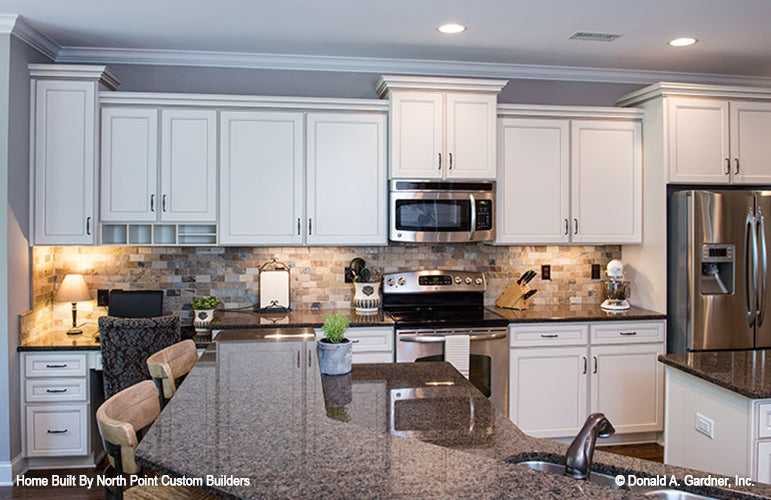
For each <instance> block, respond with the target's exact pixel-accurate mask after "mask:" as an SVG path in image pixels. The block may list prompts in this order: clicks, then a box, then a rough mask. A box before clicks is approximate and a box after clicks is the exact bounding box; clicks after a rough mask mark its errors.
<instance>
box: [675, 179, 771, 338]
mask: <svg viewBox="0 0 771 500" xmlns="http://www.w3.org/2000/svg"><path fill="white" fill-rule="evenodd" d="M668 211H669V213H668V217H669V224H668V239H669V241H668V249H667V256H668V295H667V303H668V304H667V305H668V313H669V314H668V318H669V322H668V325H667V332H668V333H667V339H668V349H667V350H668V351H669V352H675V353H683V352H687V351H708V350H728V349H731V350H733V349H758V348H767V347H771V317H770V316H771V313H769V308H770V307H771V304H769V297H768V293H767V291H768V285H769V283H768V245H769V244H771V235H770V234H769V233H770V232H771V220H768V221H767V220H765V218H766V217H769V216H771V191H738V190H737V191H728V190H725V191H712V190H709V191H697V190H690V191H678V192H675V193H672V195H671V196H670V199H669V208H668Z"/></svg>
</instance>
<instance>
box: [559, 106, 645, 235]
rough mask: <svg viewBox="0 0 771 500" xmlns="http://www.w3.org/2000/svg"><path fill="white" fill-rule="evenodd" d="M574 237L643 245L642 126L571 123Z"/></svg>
mask: <svg viewBox="0 0 771 500" xmlns="http://www.w3.org/2000/svg"><path fill="white" fill-rule="evenodd" d="M571 140H572V153H571V165H572V166H571V174H572V179H571V182H572V188H571V197H570V198H571V218H572V221H571V222H572V224H571V226H572V227H571V233H572V234H571V238H572V241H574V242H576V243H597V244H612V243H640V242H641V241H642V137H641V125H640V123H639V122H624V121H610V120H585V121H581V120H577V121H573V122H572V124H571Z"/></svg>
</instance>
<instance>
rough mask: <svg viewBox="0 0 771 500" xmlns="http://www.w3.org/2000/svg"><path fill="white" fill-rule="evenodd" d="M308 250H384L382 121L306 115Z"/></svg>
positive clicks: (373, 117)
mask: <svg viewBox="0 0 771 500" xmlns="http://www.w3.org/2000/svg"><path fill="white" fill-rule="evenodd" d="M307 138H308V139H307V140H308V147H307V179H308V187H307V212H308V231H307V243H308V244H309V245H386V244H387V234H386V206H387V201H386V170H385V169H386V119H385V116H384V115H383V114H381V113H309V114H308V122H307Z"/></svg>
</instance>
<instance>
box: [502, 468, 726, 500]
mask: <svg viewBox="0 0 771 500" xmlns="http://www.w3.org/2000/svg"><path fill="white" fill-rule="evenodd" d="M510 463H513V464H516V465H521V466H523V467H527V468H528V469H533V470H537V471H541V472H548V473H550V474H559V475H563V474H564V473H565V466H564V465H563V464H556V463H554V462H546V461H544V460H525V461H523V462H510ZM589 482H590V483H594V484H599V485H601V486H608V487H610V488H614V489H625V490H632V491H635V492H638V493H641V494H643V495H645V496H647V497H651V498H663V499H665V500H716V499H715V498H714V497H707V496H704V495H697V494H696V493H689V492H687V491H681V490H674V489H671V488H645V487H640V486H633V487H631V488H630V487H628V486H619V485H618V484H616V476H610V475H608V474H603V473H601V472H592V473H591V474H590V475H589Z"/></svg>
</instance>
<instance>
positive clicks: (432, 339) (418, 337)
mask: <svg viewBox="0 0 771 500" xmlns="http://www.w3.org/2000/svg"><path fill="white" fill-rule="evenodd" d="M506 335H507V332H505V331H504V332H490V333H479V334H470V335H469V336H468V337H469V340H470V341H471V342H477V341H484V340H497V339H503V338H506ZM398 337H399V341H400V342H415V343H418V344H430V343H439V342H444V339H445V337H446V335H441V334H439V335H431V334H421V333H400V334H399V335H398Z"/></svg>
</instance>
